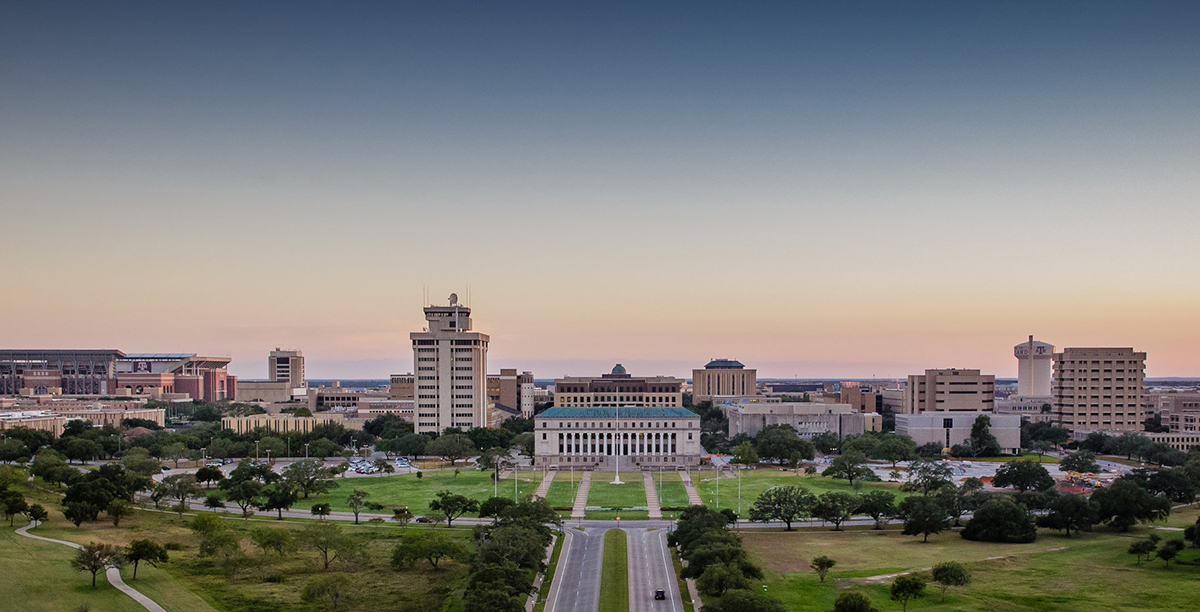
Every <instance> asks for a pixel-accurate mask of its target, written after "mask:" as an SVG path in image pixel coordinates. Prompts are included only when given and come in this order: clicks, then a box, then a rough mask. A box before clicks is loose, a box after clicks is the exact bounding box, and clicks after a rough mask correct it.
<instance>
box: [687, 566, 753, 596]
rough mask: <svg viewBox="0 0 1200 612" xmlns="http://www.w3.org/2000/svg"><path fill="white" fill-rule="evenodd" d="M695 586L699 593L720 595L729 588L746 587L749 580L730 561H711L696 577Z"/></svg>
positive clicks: (748, 585)
mask: <svg viewBox="0 0 1200 612" xmlns="http://www.w3.org/2000/svg"><path fill="white" fill-rule="evenodd" d="M696 588H698V589H700V592H701V593H704V594H705V595H711V596H713V597H720V596H721V595H723V594H724V593H725V592H726V591H728V590H730V589H748V588H750V581H749V580H746V576H745V575H744V574H742V570H741V568H739V567H738V566H737V565H734V564H730V563H712V564H709V565H708V567H705V568H704V573H702V574H700V577H699V578H696Z"/></svg>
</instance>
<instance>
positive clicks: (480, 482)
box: [295, 469, 542, 515]
mask: <svg viewBox="0 0 1200 612" xmlns="http://www.w3.org/2000/svg"><path fill="white" fill-rule="evenodd" d="M491 476H492V472H483V471H480V470H476V469H464V470H462V471H461V472H460V473H459V475H458V476H457V477H456V476H455V475H454V471H453V470H437V471H430V472H422V477H421V478H417V476H416V474H398V475H394V476H382V477H379V478H370V477H368V478H338V479H336V481H337V483H338V485H339V486H338V488H336V489H333V490H332V491H330V492H328V493H326V494H324V495H314V496H313V497H311V498H309V499H306V500H301V501H300V502H299V503H297V504H296V506H295V507H296V509H297V510H304V509H307V508H311V507H312V506H313V504H319V503H326V504H329V505H331V506H332V507H333V509H334V510H349V509H350V507H349V506H347V505H346V498H347V497H349V495H350V493H351V492H352V491H354V490H355V489H361V490H363V491H366V492H368V493H370V494H371V496H370V497H368V498H367V499H368V501H373V502H377V503H380V504H383V505H384V506H387V507H388V508H389V511H390V508H393V507H399V506H408V509H409V511H411V512H412V513H413V514H416V515H421V514H427V513H428V512H429V502H430V500H432V499H433V498H434V496H435V495H436V494H437V492H438V491H442V490H445V489H449V490H450V491H452V492H454V493H457V494H459V495H466V496H467V497H470V498H473V499H477V500H479V501H483V500H485V499H487V498H489V497H492V495H493V492H494V491H496V490H498V491H499V494H500V496H501V497H509V498H511V497H512V496H513V481H512V479H511V478H508V479H505V480H502V481H500V483H499V485H498V486H496V487H493V484H492V478H491ZM541 483H542V473H541V472H517V484H518V490H517V494H518V495H519V496H520V497H524V496H526V495H533V494H534V493H535V492H536V491H537V488H538V485H540V484H541Z"/></svg>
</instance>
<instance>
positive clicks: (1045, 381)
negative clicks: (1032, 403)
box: [1013, 336, 1054, 397]
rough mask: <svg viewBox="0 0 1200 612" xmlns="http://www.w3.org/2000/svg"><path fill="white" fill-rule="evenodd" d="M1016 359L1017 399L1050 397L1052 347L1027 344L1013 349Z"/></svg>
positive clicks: (1040, 343) (1024, 343) (1041, 344)
mask: <svg viewBox="0 0 1200 612" xmlns="http://www.w3.org/2000/svg"><path fill="white" fill-rule="evenodd" d="M1013 355H1015V356H1016V358H1017V364H1018V365H1017V395H1018V396H1019V397H1050V378H1051V376H1052V373H1053V369H1054V365H1053V360H1054V345H1053V344H1047V343H1045V342H1034V340H1033V336H1030V337H1029V341H1028V342H1022V343H1021V344H1018V345H1017V346H1015V347H1013Z"/></svg>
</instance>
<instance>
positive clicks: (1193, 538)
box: [30, 504, 1200, 548]
mask: <svg viewBox="0 0 1200 612" xmlns="http://www.w3.org/2000/svg"><path fill="white" fill-rule="evenodd" d="M35 505H36V504H35ZM30 520H32V519H30ZM1183 539H1185V540H1187V541H1188V542H1191V543H1192V548H1200V518H1198V519H1196V524H1195V525H1190V526H1188V527H1187V528H1185V529H1184V530H1183Z"/></svg>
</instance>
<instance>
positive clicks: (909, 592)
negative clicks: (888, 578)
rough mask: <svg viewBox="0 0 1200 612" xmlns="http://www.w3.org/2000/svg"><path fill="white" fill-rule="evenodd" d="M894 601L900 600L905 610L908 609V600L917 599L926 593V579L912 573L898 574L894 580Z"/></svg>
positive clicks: (892, 589)
mask: <svg viewBox="0 0 1200 612" xmlns="http://www.w3.org/2000/svg"><path fill="white" fill-rule="evenodd" d="M891 593H892V601H898V602H900V605H901V606H902V609H903V610H908V600H910V599H916V598H918V597H920V596H921V595H922V594H924V593H925V581H924V580H921V579H920V578H918V577H916V576H914V575H912V574H903V575H901V576H896V579H895V580H893V581H892V588H891Z"/></svg>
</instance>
